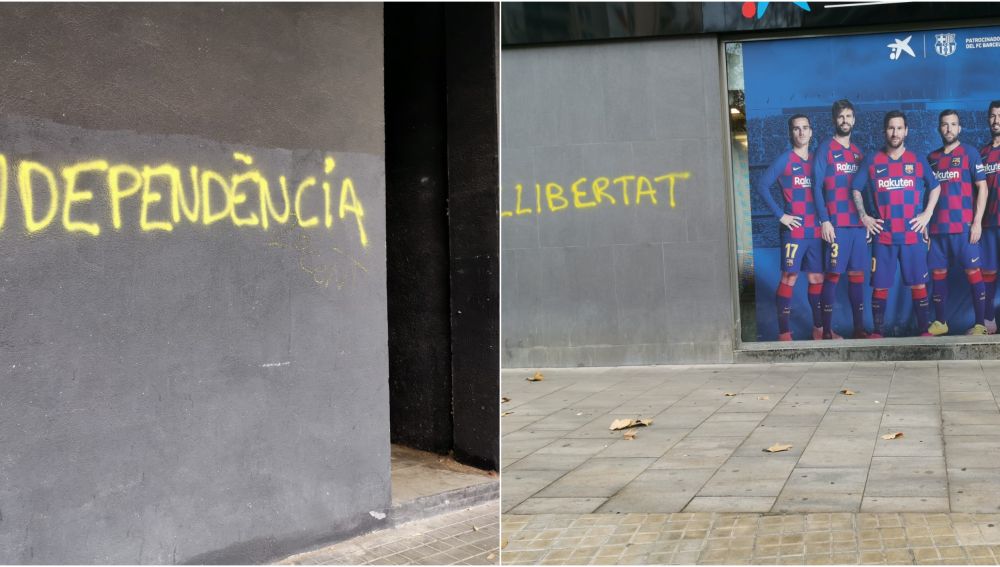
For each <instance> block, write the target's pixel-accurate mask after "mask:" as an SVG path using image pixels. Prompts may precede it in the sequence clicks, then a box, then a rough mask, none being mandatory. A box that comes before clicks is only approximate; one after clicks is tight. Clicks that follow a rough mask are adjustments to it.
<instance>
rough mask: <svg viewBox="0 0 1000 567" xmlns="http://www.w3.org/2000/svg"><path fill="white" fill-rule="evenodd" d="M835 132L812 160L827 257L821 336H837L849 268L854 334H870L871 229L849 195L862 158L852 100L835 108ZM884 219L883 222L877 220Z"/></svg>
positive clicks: (859, 337)
mask: <svg viewBox="0 0 1000 567" xmlns="http://www.w3.org/2000/svg"><path fill="white" fill-rule="evenodd" d="M831 114H832V117H833V127H834V135H833V137H832V138H830V139H829V140H827V141H825V142H823V143H822V144H820V145H819V147H818V148H816V158H815V161H814V162H813V195H814V197H815V200H816V213H817V215H818V216H819V220H820V233H821V235H822V237H823V241H824V242H826V244H825V245H824V246H823V251H824V255H823V259H824V263H825V268H826V275H825V276H824V281H823V294H822V303H823V338H824V339H839V338H841V337H840V336H839V335H837V334H836V333H834V332H833V327H832V323H833V308H834V304H835V298H836V293H837V283H838V282H839V281H840V276H841V274H843V273H844V271H845V270H846V271H847V280H848V288H847V295H848V298H849V299H850V302H851V313H852V315H853V317H854V334H853V338H855V339H863V338H867V337H868V333H867V332H865V311H864V309H865V299H864V282H865V273H864V271H865V270H867V269H868V266H869V264H870V262H871V257H872V256H871V250H870V249H869V247H868V242H867V231H866V230H865V225H864V224H862V222H861V218H860V217H859V216H858V209H857V206H856V205H855V204H854V199H852V198H851V182H852V181H853V180H854V175H855V174H856V173H857V172H858V169H859V168H860V167H861V162H862V161H864V155H863V154H862V152H861V149H860V148H858V146H857V145H856V144H854V143H852V142H851V131H852V130H853V129H854V105H852V104H851V101H849V100H847V99H842V100H838V101H836V102H834V103H833V107H832V108H831ZM876 222H881V221H876Z"/></svg>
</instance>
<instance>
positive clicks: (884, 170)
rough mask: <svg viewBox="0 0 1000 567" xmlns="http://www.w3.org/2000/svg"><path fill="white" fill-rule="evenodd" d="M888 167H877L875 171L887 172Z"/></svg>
mask: <svg viewBox="0 0 1000 567" xmlns="http://www.w3.org/2000/svg"><path fill="white" fill-rule="evenodd" d="M888 169H889V168H888V167H883V168H882V169H879V168H877V167H876V168H875V173H885V172H886V171H888Z"/></svg>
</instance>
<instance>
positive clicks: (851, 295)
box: [847, 274, 865, 331]
mask: <svg viewBox="0 0 1000 567" xmlns="http://www.w3.org/2000/svg"><path fill="white" fill-rule="evenodd" d="M847 297H848V299H849V300H850V301H851V309H852V310H853V313H854V330H855V331H863V330H864V329H865V276H864V274H856V275H855V274H847Z"/></svg>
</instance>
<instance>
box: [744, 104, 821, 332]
mask: <svg viewBox="0 0 1000 567" xmlns="http://www.w3.org/2000/svg"><path fill="white" fill-rule="evenodd" d="M788 137H789V139H790V141H791V143H792V149H790V150H788V151H786V152H784V153H782V154H781V155H780V156H778V159H776V160H774V163H772V164H771V166H770V167H768V168H767V170H766V171H765V172H764V173H763V174H762V175H761V177H760V178H759V179H758V181H757V186H756V190H757V193H758V194H759V195H760V196H761V198H762V199H764V202H765V203H767V206H768V208H769V209H771V212H772V213H773V214H774V216H775V218H777V219H778V222H780V223H781V225H782V227H781V251H782V267H781V282H780V283H779V284H778V290H777V293H776V297H775V304H776V307H777V311H778V340H779V341H790V340H792V333H791V330H790V327H789V317H790V315H791V304H792V290H793V289H794V287H795V282H796V281H797V280H798V277H799V272H800V271H803V272H806V273H807V274H808V276H807V278H808V281H809V294H808V297H809V305H810V306H811V307H812V315H813V339H821V338H823V315H822V308H821V305H820V295H821V292H822V290H823V248H822V241H821V240H820V227H819V222H818V219H817V217H816V203H815V201H814V199H813V191H812V165H813V155H812V153H810V152H809V141H810V140H811V139H812V126H811V125H810V124H809V118H808V117H806V116H805V115H803V114H796V115H794V116H792V117H791V118H789V119H788ZM776 182H777V183H778V185H779V186H780V187H781V193H782V196H783V197H784V201H785V206H784V207H780V206H778V203H777V202H776V201H775V200H774V197H772V196H771V186H772V185H774V184H775V183H776Z"/></svg>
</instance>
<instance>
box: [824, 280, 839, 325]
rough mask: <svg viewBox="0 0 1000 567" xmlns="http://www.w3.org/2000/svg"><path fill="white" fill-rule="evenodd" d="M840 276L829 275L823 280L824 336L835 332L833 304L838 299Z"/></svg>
mask: <svg viewBox="0 0 1000 567" xmlns="http://www.w3.org/2000/svg"><path fill="white" fill-rule="evenodd" d="M839 281H840V274H827V275H826V278H825V279H824V280H823V294H822V295H823V336H824V337H826V336H830V333H831V332H832V331H833V304H834V301H835V300H836V297H837V283H838V282H839Z"/></svg>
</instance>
